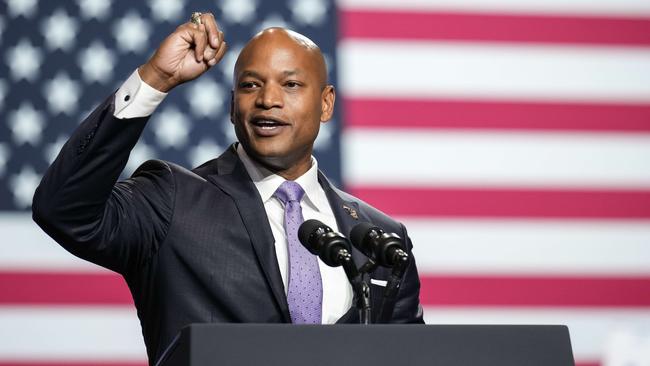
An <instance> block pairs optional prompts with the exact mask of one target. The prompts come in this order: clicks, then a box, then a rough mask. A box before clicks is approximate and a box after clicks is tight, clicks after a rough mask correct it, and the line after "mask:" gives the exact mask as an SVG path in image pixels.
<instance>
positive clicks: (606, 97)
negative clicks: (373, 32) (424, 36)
mask: <svg viewBox="0 0 650 366" xmlns="http://www.w3.org/2000/svg"><path fill="white" fill-rule="evenodd" d="M338 51H339V52H338V57H339V70H340V75H339V80H340V82H339V83H340V85H341V86H342V90H343V92H344V94H345V95H348V96H384V97H386V96H394V97H418V98H424V97H441V96H442V97H463V98H466V97H471V98H490V99H495V98H503V99H507V100H527V99H535V100H565V99H572V100H576V101H581V100H589V101H619V102H620V101H627V102H632V101H638V102H648V101H650V68H648V65H649V64H650V48H634V47H629V48H625V47H587V46H581V47H577V46H575V45H571V46H562V45H552V46H550V45H535V46H531V45H521V44H520V45H504V44H487V43H453V42H392V41H354V40H347V41H343V42H341V43H340V44H339V49H338Z"/></svg>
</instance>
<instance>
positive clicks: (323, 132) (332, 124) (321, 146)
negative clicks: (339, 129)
mask: <svg viewBox="0 0 650 366" xmlns="http://www.w3.org/2000/svg"><path fill="white" fill-rule="evenodd" d="M335 129H336V121H335V120H330V121H329V122H327V123H321V125H320V130H319V131H318V137H316V141H315V142H314V149H315V150H326V149H327V148H329V147H330V144H331V143H332V136H333V135H334V130H335Z"/></svg>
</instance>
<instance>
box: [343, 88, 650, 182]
mask: <svg viewBox="0 0 650 366" xmlns="http://www.w3.org/2000/svg"><path fill="white" fill-rule="evenodd" d="M649 85H650V84H649ZM342 156H343V161H345V162H346V164H344V165H343V176H344V177H346V179H347V182H348V183H349V184H351V185H377V184H379V185H381V184H391V185H402V186H421V185H454V186H468V185H469V186H482V187H485V186H510V187H511V186H517V187H535V186H543V187H548V186H559V187H565V188H566V187H570V186H576V187H619V188H620V187H624V188H638V187H644V188H647V187H650V169H649V167H650V134H615V133H611V134H610V133H608V134H604V133H555V132H553V133H550V132H549V133H541V132H534V133H532V132H508V133H499V132H458V131H440V130H435V131H433V130H423V131H419V130H402V131H400V130H397V129H394V130H391V129H385V130H377V129H361V128H354V129H348V130H347V132H345V133H344V134H343V144H342Z"/></svg>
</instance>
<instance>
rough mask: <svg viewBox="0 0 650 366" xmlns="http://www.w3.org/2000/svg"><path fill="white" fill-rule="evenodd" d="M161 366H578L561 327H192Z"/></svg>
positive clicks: (164, 355)
mask: <svg viewBox="0 0 650 366" xmlns="http://www.w3.org/2000/svg"><path fill="white" fill-rule="evenodd" d="M156 365H160V366H180V365H183V366H208V365H209V366H257V365H265V366H274V365H278V366H294V365H295V366H307V365H309V366H334V365H336V366H348V365H349V366H389V365H390V366H574V361H573V355H572V352H571V343H570V340H569V331H568V329H567V327H566V326H559V325H557V326H556V325H393V324H382V325H380V324H374V325H352V324H340V325H291V324H192V325H189V326H187V327H185V328H183V329H182V330H181V331H180V333H179V334H178V335H177V337H176V338H175V339H174V341H173V342H172V344H171V345H170V346H169V347H168V348H167V349H166V351H165V353H164V354H163V355H162V357H161V358H160V360H159V361H158V363H156Z"/></svg>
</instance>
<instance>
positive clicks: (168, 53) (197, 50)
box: [138, 13, 226, 92]
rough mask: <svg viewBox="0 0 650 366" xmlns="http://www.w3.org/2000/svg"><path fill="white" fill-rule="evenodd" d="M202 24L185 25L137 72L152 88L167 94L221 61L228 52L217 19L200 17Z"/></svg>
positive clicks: (211, 16)
mask: <svg viewBox="0 0 650 366" xmlns="http://www.w3.org/2000/svg"><path fill="white" fill-rule="evenodd" d="M200 19H201V24H200V25H197V24H194V23H192V22H187V23H185V24H182V25H181V26H179V27H178V28H176V30H175V31H174V33H172V34H170V35H169V36H168V37H167V38H165V40H164V41H163V42H162V43H161V44H160V46H158V49H157V50H156V52H155V53H154V55H153V56H151V58H150V59H149V61H147V63H146V64H144V65H142V66H140V68H139V69H138V71H139V72H140V77H141V78H142V80H143V81H144V82H145V83H147V84H149V85H150V86H151V87H153V88H155V89H158V90H160V91H162V92H168V91H170V90H171V89H172V88H174V87H175V86H177V85H179V84H182V83H184V82H186V81H190V80H194V79H196V78H197V77H199V76H200V75H201V74H203V73H204V72H206V71H207V70H208V69H210V67H212V66H214V65H216V64H217V62H219V61H220V60H221V58H222V57H223V55H224V53H225V52H226V42H225V41H224V39H223V32H221V31H220V30H219V27H218V26H217V22H216V21H215V19H214V16H213V15H212V14H210V13H204V14H201V17H200Z"/></svg>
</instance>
